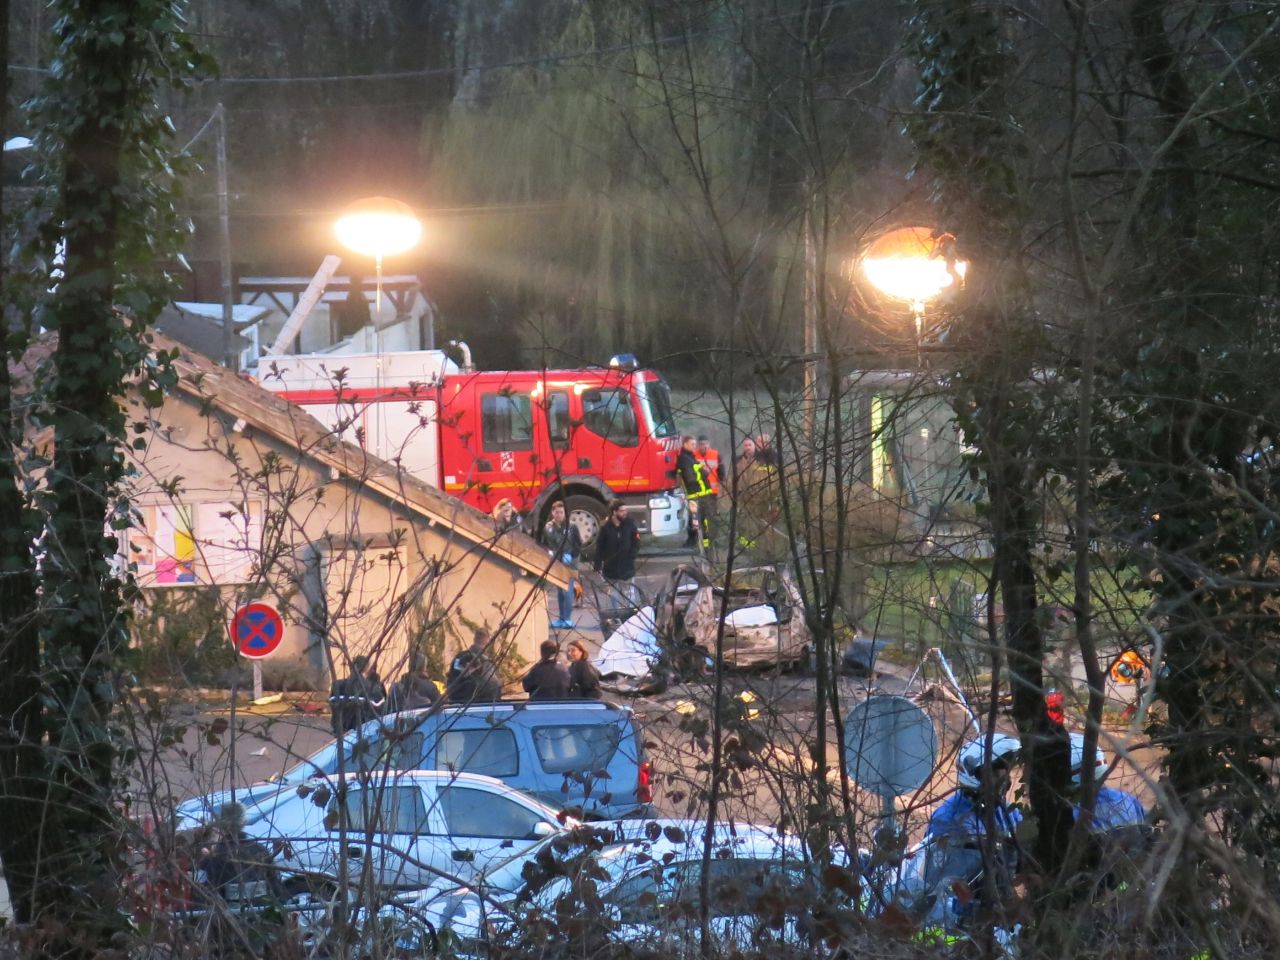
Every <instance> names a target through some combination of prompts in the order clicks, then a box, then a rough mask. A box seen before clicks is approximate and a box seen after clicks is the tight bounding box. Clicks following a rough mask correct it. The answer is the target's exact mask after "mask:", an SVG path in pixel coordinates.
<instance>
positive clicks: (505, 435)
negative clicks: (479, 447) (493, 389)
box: [480, 391, 533, 451]
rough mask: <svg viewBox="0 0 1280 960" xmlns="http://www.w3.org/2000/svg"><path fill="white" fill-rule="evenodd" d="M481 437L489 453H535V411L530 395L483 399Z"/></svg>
mask: <svg viewBox="0 0 1280 960" xmlns="http://www.w3.org/2000/svg"><path fill="white" fill-rule="evenodd" d="M480 434H481V437H482V438H483V443H484V448H485V449H486V450H498V451H503V450H532V449H533V409H532V403H531V401H530V399H529V395H528V394H526V393H510V392H507V391H503V392H501V393H485V394H482V395H481V397H480Z"/></svg>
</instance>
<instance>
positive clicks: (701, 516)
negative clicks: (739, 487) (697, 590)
mask: <svg viewBox="0 0 1280 960" xmlns="http://www.w3.org/2000/svg"><path fill="white" fill-rule="evenodd" d="M680 447H681V449H680V455H679V456H678V457H676V474H677V475H678V476H679V477H680V482H681V483H682V484H683V485H684V496H685V499H686V500H688V501H689V507H690V516H689V536H688V538H687V539H686V540H685V546H686V547H694V546H697V545H698V540H699V536H698V535H699V531H700V532H701V541H702V549H703V550H704V551H706V552H708V553H709V552H710V550H711V540H712V536H713V534H714V532H715V531H714V526H715V513H716V495H715V492H714V490H713V489H712V487H711V478H710V476H709V475H708V473H707V466H706V464H704V463H703V462H702V461H701V460H699V459H698V452H697V450H698V444H697V441H696V440H694V439H693V437H689V436H686V437H684V438H683V439H682V440H681V443H680Z"/></svg>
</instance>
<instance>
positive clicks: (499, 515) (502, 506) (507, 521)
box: [491, 497, 520, 533]
mask: <svg viewBox="0 0 1280 960" xmlns="http://www.w3.org/2000/svg"><path fill="white" fill-rule="evenodd" d="M491 516H492V517H493V522H494V523H496V524H497V525H498V532H499V533H503V532H504V531H507V530H510V529H511V528H512V527H514V526H516V525H517V524H518V523H519V522H520V515H519V514H518V513H516V507H515V504H514V503H512V502H511V501H510V500H508V499H507V498H506V497H503V498H502V499H501V500H499V501H498V502H497V504H496V505H495V506H494V508H493V513H492V514H491Z"/></svg>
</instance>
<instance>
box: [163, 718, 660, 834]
mask: <svg viewBox="0 0 1280 960" xmlns="http://www.w3.org/2000/svg"><path fill="white" fill-rule="evenodd" d="M341 760H342V763H341V765H339V752H338V741H332V742H330V743H329V744H328V745H326V746H324V747H322V748H321V749H320V750H318V751H316V753H314V754H313V755H312V756H310V757H309V758H307V759H306V760H303V761H302V762H300V763H298V764H296V765H295V766H293V767H292V768H291V769H290V770H288V771H287V772H285V774H284V775H283V776H282V777H278V778H276V779H274V780H273V781H271V782H268V783H262V784H256V785H254V786H251V787H248V788H244V789H239V790H237V791H236V800H237V801H239V802H240V803H242V804H244V805H246V806H253V805H255V804H256V802H257V801H259V800H263V799H266V798H267V797H270V796H273V795H275V794H276V793H278V792H279V790H280V789H281V787H282V786H291V785H300V784H303V783H307V782H309V781H315V780H323V779H325V778H329V777H334V776H337V775H338V773H339V772H340V771H341V772H343V773H355V772H359V771H361V770H453V771H455V772H459V773H479V774H484V775H486V776H490V777H495V778H497V779H498V780H501V781H502V782H503V783H505V784H507V786H509V787H513V788H515V789H517V790H521V791H523V792H525V793H527V794H530V795H531V796H534V797H537V798H538V799H539V800H541V801H543V802H544V803H546V804H548V805H550V806H553V807H555V808H556V809H558V810H567V811H569V812H570V813H571V814H573V815H575V816H578V817H580V818H582V819H588V820H611V819H616V818H619V817H652V816H653V815H654V810H653V774H652V768H651V767H650V764H649V761H648V759H647V758H646V756H645V749H644V737H643V734H642V732H641V730H640V727H639V726H638V724H637V723H636V722H635V719H634V718H633V716H632V712H631V708H630V707H626V706H618V705H616V704H612V703H608V702H605V701H600V700H566V701H551V702H543V703H530V702H527V701H512V702H498V703H483V704H470V705H459V706H449V705H446V706H439V705H436V706H432V707H426V708H423V709H420V710H407V711H405V712H403V713H397V714H390V715H388V716H385V717H379V718H378V719H376V720H370V721H369V722H368V723H366V724H365V725H364V726H363V727H361V728H360V729H359V730H354V731H352V732H351V733H348V734H347V735H346V736H345V737H344V738H343V740H342V756H341ZM230 799H231V796H230V793H229V792H227V791H220V792H218V793H213V794H208V795H206V796H203V797H195V798H192V799H190V800H186V801H183V802H182V803H181V804H179V805H178V808H177V814H178V820H179V826H192V825H195V824H199V823H207V822H209V820H211V819H212V818H213V816H214V815H215V814H216V813H217V811H218V809H219V808H220V807H221V806H222V805H223V804H224V803H226V802H227V801H228V800H230Z"/></svg>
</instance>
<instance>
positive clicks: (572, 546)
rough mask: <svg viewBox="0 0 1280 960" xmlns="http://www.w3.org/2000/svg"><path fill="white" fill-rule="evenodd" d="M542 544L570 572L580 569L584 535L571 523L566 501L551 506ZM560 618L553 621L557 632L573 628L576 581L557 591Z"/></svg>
mask: <svg viewBox="0 0 1280 960" xmlns="http://www.w3.org/2000/svg"><path fill="white" fill-rule="evenodd" d="M542 543H543V545H544V546H545V547H547V549H549V550H550V551H551V555H552V556H554V557H555V558H556V559H557V560H559V561H560V562H561V563H563V564H564V565H565V566H566V567H568V568H569V569H570V570H575V571H576V570H577V569H578V558H579V557H580V556H582V534H581V533H579V532H578V528H577V527H576V526H574V525H573V524H572V523H570V522H569V518H568V515H567V514H566V513H565V509H564V501H563V500H557V501H556V502H555V503H553V504H552V505H551V517H550V519H548V520H547V523H546V526H544V527H543V528H542ZM556 594H557V600H558V603H559V608H560V609H559V611H558V613H559V616H558V617H556V619H554V620H552V621H551V626H552V627H554V628H555V629H557V630H570V629H572V628H573V594H574V581H573V580H572V579H571V580H570V581H569V586H568V589H565V590H557V591H556Z"/></svg>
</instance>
